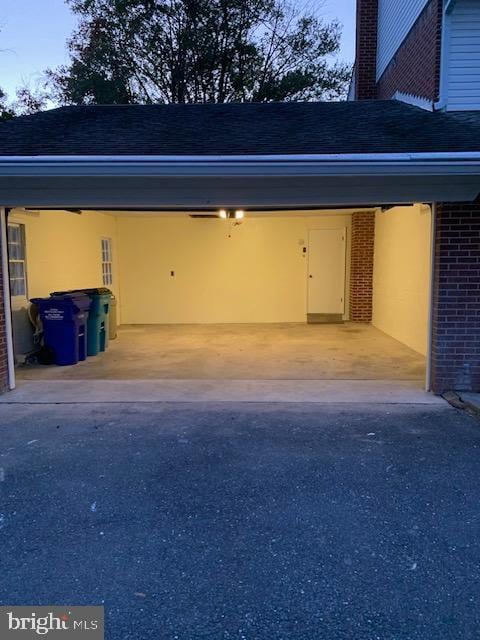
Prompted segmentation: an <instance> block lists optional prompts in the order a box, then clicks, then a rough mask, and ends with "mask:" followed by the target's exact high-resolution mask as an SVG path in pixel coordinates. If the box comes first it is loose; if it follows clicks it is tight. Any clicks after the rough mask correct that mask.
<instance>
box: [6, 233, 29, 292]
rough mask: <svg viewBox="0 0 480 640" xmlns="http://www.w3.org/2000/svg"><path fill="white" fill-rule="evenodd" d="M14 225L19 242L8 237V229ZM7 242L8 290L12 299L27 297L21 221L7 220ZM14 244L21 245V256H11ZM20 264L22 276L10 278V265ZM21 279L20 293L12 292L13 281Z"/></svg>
mask: <svg viewBox="0 0 480 640" xmlns="http://www.w3.org/2000/svg"><path fill="white" fill-rule="evenodd" d="M12 227H15V228H17V229H18V230H19V232H20V243H13V242H12V241H11V239H10V233H9V231H10V229H11V228H12ZM7 243H8V270H9V278H10V292H11V297H12V298H14V299H19V298H20V299H22V300H24V299H27V298H28V278H27V245H26V238H25V225H24V224H22V223H21V222H8V225H7ZM13 244H16V245H18V244H19V246H20V247H21V254H22V255H23V258H13V257H12V250H11V249H12V245H13ZM14 264H21V265H23V278H12V265H14ZM14 280H15V281H18V280H19V281H23V289H24V291H23V292H22V293H14V291H15V287H14V284H13V281H14Z"/></svg>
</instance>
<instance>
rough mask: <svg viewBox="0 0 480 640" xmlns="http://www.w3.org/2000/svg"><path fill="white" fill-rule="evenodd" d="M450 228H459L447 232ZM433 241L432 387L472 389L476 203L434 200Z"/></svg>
mask: <svg viewBox="0 0 480 640" xmlns="http://www.w3.org/2000/svg"><path fill="white" fill-rule="evenodd" d="M452 228H455V229H463V231H462V232H461V233H460V234H459V235H455V236H452V233H451V229H452ZM471 229H473V231H472V230H471ZM471 241H472V242H471ZM470 242H471V243H472V244H473V246H475V250H474V251H471V252H470V251H466V250H461V249H460V247H463V246H467V247H469V246H470ZM434 243H435V245H434V248H435V264H434V295H433V309H432V312H433V327H432V329H433V331H432V388H433V390H434V391H435V392H436V393H443V392H445V391H448V390H451V389H457V390H460V391H462V390H463V391H477V392H478V391H480V314H479V309H480V291H479V290H480V268H479V267H480V256H479V253H478V251H477V247H478V246H479V244H480V205H479V204H474V203H465V202H459V203H442V204H439V205H438V207H437V225H436V234H435V238H434ZM470 253H472V254H473V255H474V257H473V258H472V257H470V255H469V254H470Z"/></svg>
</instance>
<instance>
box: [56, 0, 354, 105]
mask: <svg viewBox="0 0 480 640" xmlns="http://www.w3.org/2000/svg"><path fill="white" fill-rule="evenodd" d="M67 2H68V3H69V4H70V6H71V7H72V9H73V11H74V12H75V13H76V14H77V15H78V16H79V19H80V22H79V27H78V29H77V30H76V31H75V33H74V34H73V36H72V37H71V39H70V41H69V43H68V48H69V52H70V62H69V64H67V65H64V66H62V67H60V68H58V69H56V70H49V71H47V74H48V78H49V81H50V84H51V87H52V89H53V97H54V99H56V100H57V101H58V102H60V103H63V104H129V103H134V102H139V103H147V104H149V103H158V102H160V103H185V102H232V101H236V102H244V101H261V102H263V101H284V100H313V99H334V98H338V97H343V96H344V93H345V87H346V82H347V80H348V78H349V69H348V68H347V66H346V65H343V64H339V63H337V62H335V60H334V56H335V54H336V53H338V50H339V45H340V34H341V29H340V26H339V24H338V23H337V22H336V21H334V22H331V23H324V22H323V21H322V20H321V19H320V18H318V17H316V16H315V15H313V14H311V13H308V12H305V11H304V12H301V11H296V10H295V9H293V8H292V6H291V5H289V4H288V3H287V1H286V0H67Z"/></svg>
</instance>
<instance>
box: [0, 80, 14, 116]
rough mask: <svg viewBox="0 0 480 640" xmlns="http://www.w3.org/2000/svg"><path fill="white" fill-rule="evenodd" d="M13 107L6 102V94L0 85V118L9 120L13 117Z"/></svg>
mask: <svg viewBox="0 0 480 640" xmlns="http://www.w3.org/2000/svg"><path fill="white" fill-rule="evenodd" d="M14 115H15V114H14V112H13V109H12V108H11V107H10V106H9V104H8V102H7V94H6V93H5V91H3V89H2V88H1V87H0V120H9V119H10V118H13V117H14Z"/></svg>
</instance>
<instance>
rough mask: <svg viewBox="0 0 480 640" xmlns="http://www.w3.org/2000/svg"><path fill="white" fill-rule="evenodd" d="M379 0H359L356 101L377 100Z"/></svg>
mask: <svg viewBox="0 0 480 640" xmlns="http://www.w3.org/2000/svg"><path fill="white" fill-rule="evenodd" d="M377 23H378V0H357V44H356V57H355V99H356V100H375V99H376V98H377V87H376V73H377Z"/></svg>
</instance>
